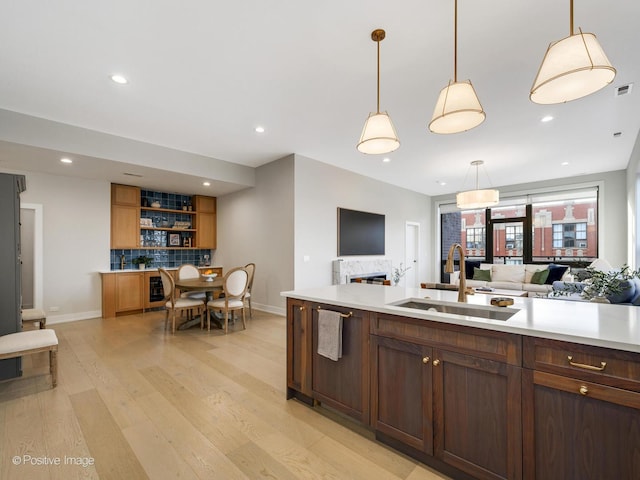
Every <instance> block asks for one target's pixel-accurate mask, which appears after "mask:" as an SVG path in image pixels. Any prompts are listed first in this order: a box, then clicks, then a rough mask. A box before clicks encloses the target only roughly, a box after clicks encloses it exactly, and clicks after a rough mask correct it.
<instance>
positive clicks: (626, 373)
mask: <svg viewBox="0 0 640 480" xmlns="http://www.w3.org/2000/svg"><path fill="white" fill-rule="evenodd" d="M283 295H284V296H286V297H287V387H288V397H289V398H293V397H296V398H298V399H300V400H302V401H305V402H307V403H308V404H310V405H314V404H317V403H322V404H324V405H325V406H328V407H331V408H333V409H335V410H338V411H340V412H342V413H344V414H347V415H349V416H350V417H352V418H355V419H356V420H357V421H358V422H360V423H362V424H363V425H366V426H368V427H369V428H371V429H372V430H373V431H374V432H375V435H376V438H377V439H378V440H380V441H382V442H384V443H386V444H388V445H390V446H392V447H394V448H396V449H398V450H400V451H402V452H404V453H407V454H409V455H411V456H413V457H414V458H417V459H419V460H421V461H423V462H424V463H426V464H429V465H431V466H433V467H435V468H436V469H438V470H440V471H442V472H443V473H445V474H447V475H449V476H451V477H453V478H461V479H470V478H475V479H502V478H504V479H545V480H549V479H556V478H557V479H570V478H576V479H589V478H594V479H596V478H598V479H603V478H616V479H632V478H633V479H636V478H640V318H639V317H638V307H632V306H623V305H603V304H592V303H588V302H568V301H563V300H561V299H538V298H514V299H513V300H514V304H513V305H512V306H510V307H508V308H506V309H505V308H500V307H492V306H491V305H490V300H491V298H492V296H491V295H474V296H470V297H469V298H468V301H467V304H466V305H465V304H457V303H456V302H455V300H456V298H457V293H456V292H449V291H443V290H425V289H412V288H401V287H387V286H379V285H366V284H349V285H334V286H328V287H321V288H316V289H309V290H301V291H294V292H284V293H283ZM425 297H429V298H427V299H425ZM424 302H429V303H430V305H429V306H428V307H429V308H435V309H437V310H448V309H449V310H450V309H451V308H454V307H456V306H462V307H464V308H469V310H468V311H465V312H464V313H462V314H460V313H444V312H443V311H433V310H431V311H429V310H425V309H424V305H420V304H421V303H424ZM400 304H406V305H409V306H411V307H416V306H418V307H422V308H407V307H402V306H399V305H400ZM318 308H322V309H327V310H334V311H338V312H340V313H342V314H343V315H344V316H345V318H344V321H343V331H342V343H343V356H342V358H340V359H339V360H338V361H337V362H334V361H332V360H330V359H328V358H325V357H323V356H321V355H319V354H318V353H317V344H318V339H317V331H318V326H317V323H318ZM494 311H500V312H501V313H500V314H497V313H496V314H494V313H492V312H494ZM467 313H468V314H467ZM478 315H484V316H485V317H494V318H485V317H479V316H478ZM496 316H500V317H505V316H508V317H509V318H508V319H506V320H499V319H495V317H496Z"/></svg>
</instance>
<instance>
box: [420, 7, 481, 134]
mask: <svg viewBox="0 0 640 480" xmlns="http://www.w3.org/2000/svg"><path fill="white" fill-rule="evenodd" d="M453 25H454V27H453V28H454V35H453V38H454V41H453V82H452V81H451V80H449V84H448V85H447V86H446V87H444V88H443V89H442V90H441V91H440V96H439V97H438V101H437V102H436V108H435V109H434V111H433V117H432V118H431V122H430V123H429V130H431V131H432V132H433V133H442V134H449V133H460V132H465V131H467V130H471V129H472V128H474V127H477V126H478V125H480V124H481V123H482V122H484V119H485V118H486V115H485V113H484V110H483V109H482V105H481V104H480V100H478V95H476V91H475V90H474V88H473V85H471V80H467V81H466V82H458V0H455V7H454V17H453Z"/></svg>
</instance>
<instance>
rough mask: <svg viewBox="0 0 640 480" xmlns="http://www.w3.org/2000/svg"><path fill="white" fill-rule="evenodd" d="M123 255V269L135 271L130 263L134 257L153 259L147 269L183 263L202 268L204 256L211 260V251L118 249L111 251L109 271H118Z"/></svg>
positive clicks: (169, 266) (175, 265)
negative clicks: (143, 256) (144, 256)
mask: <svg viewBox="0 0 640 480" xmlns="http://www.w3.org/2000/svg"><path fill="white" fill-rule="evenodd" d="M121 255H124V259H125V265H124V268H125V269H127V270H129V269H132V268H133V269H135V268H138V267H137V266H136V265H133V264H132V263H131V260H133V259H134V258H136V257H140V256H142V255H146V256H147V257H151V258H153V263H152V264H151V265H150V266H149V268H158V267H163V268H172V267H179V266H180V265H182V264H184V263H191V264H193V265H196V266H204V256H205V255H209V261H210V262H211V259H212V258H213V257H212V255H211V250H204V249H194V250H155V249H149V250H145V249H134V250H128V249H124V250H123V249H118V250H111V270H120V257H121Z"/></svg>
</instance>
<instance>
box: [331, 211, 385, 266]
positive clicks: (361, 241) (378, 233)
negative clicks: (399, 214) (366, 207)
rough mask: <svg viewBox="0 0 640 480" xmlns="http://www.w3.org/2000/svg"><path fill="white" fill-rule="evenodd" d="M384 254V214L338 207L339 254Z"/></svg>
mask: <svg viewBox="0 0 640 480" xmlns="http://www.w3.org/2000/svg"><path fill="white" fill-rule="evenodd" d="M346 255H384V215H380V214H378V213H369V212H359V211H357V210H348V209H346V208H338V256H339V257H342V256H346Z"/></svg>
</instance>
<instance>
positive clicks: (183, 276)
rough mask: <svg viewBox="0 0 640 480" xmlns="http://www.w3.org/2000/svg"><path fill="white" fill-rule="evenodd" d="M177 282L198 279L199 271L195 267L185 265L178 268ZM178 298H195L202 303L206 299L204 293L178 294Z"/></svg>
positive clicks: (188, 264)
mask: <svg viewBox="0 0 640 480" xmlns="http://www.w3.org/2000/svg"><path fill="white" fill-rule="evenodd" d="M177 275H178V280H189V279H190V278H200V270H198V268H197V267H196V266H195V265H191V264H190V263H185V264H183V265H180V267H179V268H178V273H177ZM180 298H197V299H198V300H202V301H204V300H205V299H206V298H207V294H206V293H205V292H180Z"/></svg>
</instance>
